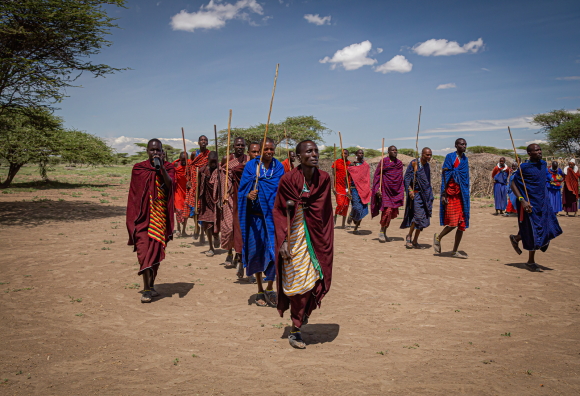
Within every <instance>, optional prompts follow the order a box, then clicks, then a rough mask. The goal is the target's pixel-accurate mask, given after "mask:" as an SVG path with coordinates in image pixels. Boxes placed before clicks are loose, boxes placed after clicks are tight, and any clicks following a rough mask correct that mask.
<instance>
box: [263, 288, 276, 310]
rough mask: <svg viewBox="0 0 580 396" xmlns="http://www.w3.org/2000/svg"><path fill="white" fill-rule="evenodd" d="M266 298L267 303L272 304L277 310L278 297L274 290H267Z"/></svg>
mask: <svg viewBox="0 0 580 396" xmlns="http://www.w3.org/2000/svg"><path fill="white" fill-rule="evenodd" d="M265 296H266V302H267V303H268V304H270V306H272V307H274V308H276V306H277V305H278V295H277V294H276V292H275V291H274V290H266V293H265Z"/></svg>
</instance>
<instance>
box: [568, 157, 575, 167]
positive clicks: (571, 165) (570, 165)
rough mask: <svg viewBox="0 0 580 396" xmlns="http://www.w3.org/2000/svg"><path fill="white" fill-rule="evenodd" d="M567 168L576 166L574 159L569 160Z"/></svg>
mask: <svg viewBox="0 0 580 396" xmlns="http://www.w3.org/2000/svg"><path fill="white" fill-rule="evenodd" d="M568 166H569V167H570V168H574V167H575V166H576V160H575V159H572V160H570V162H568Z"/></svg>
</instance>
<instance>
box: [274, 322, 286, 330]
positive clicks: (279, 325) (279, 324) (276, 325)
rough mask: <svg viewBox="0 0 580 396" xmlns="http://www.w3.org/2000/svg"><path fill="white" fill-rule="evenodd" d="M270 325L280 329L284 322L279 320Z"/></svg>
mask: <svg viewBox="0 0 580 396" xmlns="http://www.w3.org/2000/svg"><path fill="white" fill-rule="evenodd" d="M272 327H275V328H277V329H281V328H282V327H284V323H282V322H280V323H278V324H273V325H272Z"/></svg>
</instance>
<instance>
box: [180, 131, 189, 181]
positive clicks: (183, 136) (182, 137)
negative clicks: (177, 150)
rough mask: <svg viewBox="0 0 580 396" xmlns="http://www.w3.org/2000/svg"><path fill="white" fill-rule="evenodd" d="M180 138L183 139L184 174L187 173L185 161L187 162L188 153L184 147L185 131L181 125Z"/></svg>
mask: <svg viewBox="0 0 580 396" xmlns="http://www.w3.org/2000/svg"><path fill="white" fill-rule="evenodd" d="M181 140H183V151H184V152H185V174H186V175H187V163H188V162H189V155H187V148H186V147H185V131H184V130H183V127H181ZM180 157H181V155H180Z"/></svg>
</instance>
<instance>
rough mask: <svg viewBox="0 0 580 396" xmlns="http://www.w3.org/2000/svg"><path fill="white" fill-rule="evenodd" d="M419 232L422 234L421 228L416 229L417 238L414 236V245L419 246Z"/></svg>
mask: <svg viewBox="0 0 580 396" xmlns="http://www.w3.org/2000/svg"><path fill="white" fill-rule="evenodd" d="M419 234H421V230H420V229H418V228H417V229H415V238H413V245H414V246H417V245H418V244H419V243H418V242H417V241H418V240H419Z"/></svg>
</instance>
